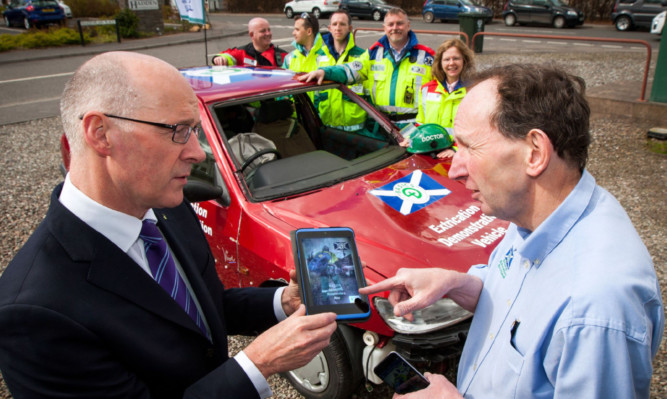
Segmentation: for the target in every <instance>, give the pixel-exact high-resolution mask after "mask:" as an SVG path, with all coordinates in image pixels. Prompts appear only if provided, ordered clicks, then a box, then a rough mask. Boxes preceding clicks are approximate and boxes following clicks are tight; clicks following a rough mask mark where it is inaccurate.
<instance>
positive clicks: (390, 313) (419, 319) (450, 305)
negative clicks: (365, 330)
mask: <svg viewBox="0 0 667 399" xmlns="http://www.w3.org/2000/svg"><path fill="white" fill-rule="evenodd" d="M373 303H374V304H375V309H377V311H378V313H379V314H380V316H381V317H382V319H383V320H384V321H385V323H387V325H388V326H389V327H391V329H392V330H394V331H396V332H398V333H402V334H425V333H427V332H431V331H436V330H440V329H442V328H445V327H449V326H451V325H454V324H457V323H460V322H461V321H463V320H466V319H469V318H470V317H472V313H470V312H468V311H467V310H465V309H463V308H462V307H460V306H459V305H457V304H456V303H455V302H454V301H452V300H451V299H449V298H442V299H440V300H438V301H437V302H436V303H434V304H433V305H431V306H428V307H426V308H424V309H422V310H417V311H415V312H413V313H412V314H413V316H414V319H415V320H414V321H412V322H411V321H409V320H407V319H404V318H403V317H396V316H394V307H393V306H391V303H389V300H388V299H387V298H382V297H375V298H373Z"/></svg>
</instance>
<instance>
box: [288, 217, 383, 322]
mask: <svg viewBox="0 0 667 399" xmlns="http://www.w3.org/2000/svg"><path fill="white" fill-rule="evenodd" d="M291 237H292V251H293V252H294V264H295V266H296V272H297V273H296V274H297V282H298V283H299V292H300V296H301V302H303V304H304V305H306V313H307V314H316V313H323V312H334V313H336V314H337V318H336V319H337V320H338V321H341V322H359V321H363V320H367V319H368V318H369V317H370V316H371V308H370V304H369V302H368V296H367V295H361V294H359V288H361V287H365V286H366V279H365V278H364V273H363V270H362V268H361V262H360V261H359V254H358V252H357V245H356V243H355V240H354V231H352V229H350V228H348V227H328V228H307V229H298V230H295V231H292V232H291Z"/></svg>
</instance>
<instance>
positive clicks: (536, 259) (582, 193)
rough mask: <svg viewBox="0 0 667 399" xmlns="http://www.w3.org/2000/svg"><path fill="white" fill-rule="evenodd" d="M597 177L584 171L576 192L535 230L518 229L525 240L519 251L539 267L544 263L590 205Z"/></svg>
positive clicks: (520, 244)
mask: <svg viewBox="0 0 667 399" xmlns="http://www.w3.org/2000/svg"><path fill="white" fill-rule="evenodd" d="M595 187H596V183H595V178H594V177H593V176H592V175H591V174H590V173H588V171H586V170H584V172H583V174H582V176H581V179H579V182H578V183H577V185H576V186H575V187H574V190H572V192H571V193H570V194H569V195H568V196H567V197H566V198H565V200H564V201H563V202H562V203H561V204H560V205H559V206H558V208H556V210H555V211H553V212H552V213H551V215H549V216H548V217H547V218H546V219H545V220H544V221H543V222H542V223H541V224H540V225H539V226H538V227H537V229H535V231H533V232H531V231H530V230H528V229H524V228H522V227H518V226H516V229H517V232H518V233H519V235H520V236H521V237H522V238H523V242H521V243H519V245H518V247H517V250H518V251H519V253H520V254H521V256H523V257H525V258H527V259H530V260H531V262H533V263H534V264H535V266H537V267H539V265H540V263H541V261H542V260H543V259H544V258H545V257H546V256H547V255H549V253H551V251H552V250H553V249H554V248H555V247H556V246H557V245H558V244H559V243H560V242H561V241H562V240H563V238H564V237H565V236H566V235H567V233H568V232H569V231H570V230H571V229H572V227H573V226H574V225H575V224H576V223H577V221H578V220H579V219H580V218H581V215H582V214H583V213H584V212H585V210H586V208H587V207H588V205H589V204H590V201H591V198H592V197H593V192H594V191H595Z"/></svg>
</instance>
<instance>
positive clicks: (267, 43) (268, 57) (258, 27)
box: [212, 18, 287, 67]
mask: <svg viewBox="0 0 667 399" xmlns="http://www.w3.org/2000/svg"><path fill="white" fill-rule="evenodd" d="M248 35H250V40H251V42H250V43H248V44H247V45H246V46H244V47H241V48H238V47H234V48H230V49H227V50H225V51H223V52H222V53H220V54H218V55H216V56H214V57H213V60H212V61H213V64H214V65H227V66H234V65H239V66H274V67H276V66H281V65H282V64H283V60H284V58H285V55H286V54H287V52H286V51H285V50H282V49H281V48H279V47H276V46H274V45H273V43H271V39H272V38H273V34H272V33H271V26H269V21H267V20H266V19H264V18H253V19H251V20H250V22H248Z"/></svg>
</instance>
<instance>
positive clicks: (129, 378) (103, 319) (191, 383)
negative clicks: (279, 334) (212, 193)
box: [0, 185, 276, 399]
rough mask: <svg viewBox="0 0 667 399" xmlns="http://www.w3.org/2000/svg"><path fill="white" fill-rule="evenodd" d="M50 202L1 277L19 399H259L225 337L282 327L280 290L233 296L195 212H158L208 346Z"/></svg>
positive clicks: (158, 291) (3, 331)
mask: <svg viewBox="0 0 667 399" xmlns="http://www.w3.org/2000/svg"><path fill="white" fill-rule="evenodd" d="M61 189H62V185H61V186H58V187H56V189H55V190H54V192H53V194H52V196H51V205H50V207H49V211H48V213H47V215H46V218H45V219H44V221H43V222H42V223H41V224H40V225H39V227H38V228H37V230H35V232H34V233H33V235H32V236H31V237H30V239H29V240H28V241H27V242H26V244H25V245H24V247H23V248H22V249H21V250H20V252H19V253H18V254H17V255H16V257H15V258H14V259H13V260H12V262H11V263H10V264H9V266H8V267H7V269H6V270H5V272H4V273H3V275H2V277H1V278H0V369H1V370H2V373H3V376H4V378H5V381H6V383H7V385H8V387H9V389H10V391H11V392H12V394H13V396H14V397H15V398H16V399H20V398H42V397H44V398H46V397H48V398H57V397H68V398H75V397H76V398H87V399H90V398H149V397H151V398H181V397H189V398H207V399H211V398H257V397H258V394H257V392H256V390H255V388H254V387H253V385H252V383H251V382H250V380H249V378H248V377H247V375H246V374H245V373H244V372H243V370H242V369H241V367H240V366H239V365H238V363H237V362H236V361H235V360H233V359H231V360H230V359H229V358H228V354H227V335H228V334H254V333H257V332H259V331H262V330H264V329H266V328H268V327H269V326H271V325H273V324H275V323H276V318H275V315H274V313H273V303H272V302H273V296H274V293H275V289H263V288H245V289H238V288H237V289H228V290H225V289H224V288H223V286H222V284H221V282H220V280H219V279H218V277H217V274H216V271H215V262H214V259H213V255H212V254H211V251H210V249H209V247H208V243H207V242H206V239H205V237H204V234H203V233H202V230H201V228H200V225H199V222H198V220H197V218H196V216H195V214H194V212H193V210H192V208H191V207H190V206H189V205H188V204H186V203H183V204H181V205H180V206H178V207H176V208H173V209H156V210H155V214H156V216H157V218H158V226H159V228H160V229H161V231H162V233H163V234H164V235H165V237H166V238H167V240H168V242H169V245H170V247H171V248H172V250H173V252H174V254H175V255H176V257H177V258H178V260H179V261H180V263H181V265H182V267H183V270H184V271H185V273H186V274H187V276H188V278H189V280H190V283H191V284H192V288H193V290H194V292H195V294H196V295H197V298H198V300H199V302H200V304H201V306H202V308H203V312H204V315H205V317H206V319H207V320H208V323H209V326H210V328H211V335H212V341H213V342H210V341H209V340H208V339H206V337H205V336H204V335H202V333H201V332H200V331H199V329H198V328H197V326H196V325H195V323H194V322H193V321H192V320H191V319H190V318H189V317H188V315H187V314H186V313H185V312H184V311H183V309H182V308H181V307H180V306H179V305H178V304H177V303H176V302H175V301H173V300H172V299H171V297H170V296H169V295H168V294H167V293H166V292H165V291H164V290H163V289H162V288H161V287H160V286H159V285H158V284H157V283H155V281H154V280H153V279H152V278H151V277H150V276H149V275H148V274H146V273H145V272H144V271H143V270H142V269H141V268H140V267H139V266H138V265H137V264H136V262H134V261H133V260H132V259H131V258H130V257H129V256H128V255H127V254H125V253H124V252H123V251H121V250H120V249H119V248H118V247H117V246H115V245H114V244H113V243H111V242H110V241H109V240H107V239H106V238H105V237H104V236H102V235H101V234H100V233H98V232H97V231H95V230H93V229H92V228H91V227H90V226H88V225H87V224H85V223H84V222H83V221H81V220H80V219H78V218H77V217H76V216H74V215H73V214H72V213H71V212H70V211H68V210H67V209H66V208H65V207H64V206H63V205H62V204H61V203H60V201H59V200H58V196H59V195H60V191H61Z"/></svg>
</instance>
